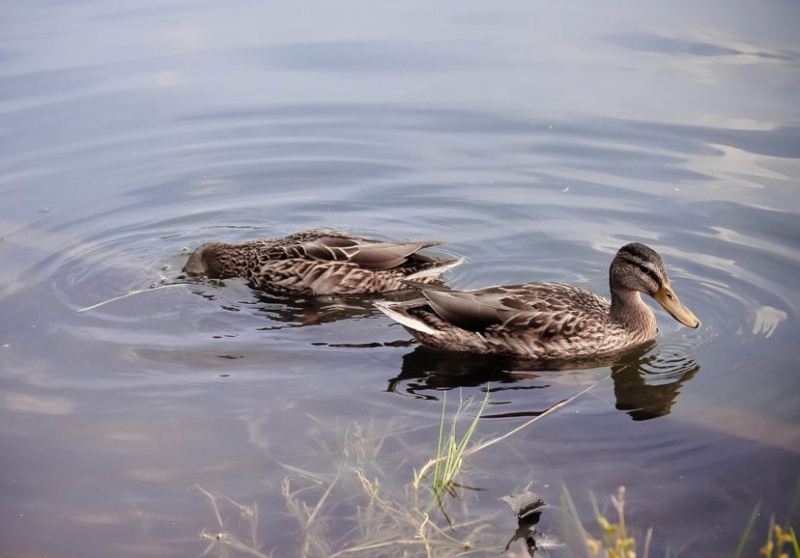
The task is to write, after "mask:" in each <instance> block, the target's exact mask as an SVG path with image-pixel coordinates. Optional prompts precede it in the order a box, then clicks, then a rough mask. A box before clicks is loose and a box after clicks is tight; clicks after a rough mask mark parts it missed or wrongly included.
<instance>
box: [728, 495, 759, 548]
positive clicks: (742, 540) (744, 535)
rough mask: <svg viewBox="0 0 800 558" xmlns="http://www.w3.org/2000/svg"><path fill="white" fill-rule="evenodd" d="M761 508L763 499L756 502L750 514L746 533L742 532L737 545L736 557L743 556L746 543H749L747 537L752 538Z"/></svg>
mask: <svg viewBox="0 0 800 558" xmlns="http://www.w3.org/2000/svg"><path fill="white" fill-rule="evenodd" d="M759 509H761V500H759V501H758V502H757V503H756V507H754V508H753V513H751V514H750V520H749V521H748V522H747V527H745V529H744V533H742V538H740V539H739V546H737V547H736V554H734V555H733V556H734V558H740V557H741V555H742V551H743V550H744V545H745V544H747V539H749V538H750V532H751V531H752V530H753V525H755V522H756V517H758V510H759Z"/></svg>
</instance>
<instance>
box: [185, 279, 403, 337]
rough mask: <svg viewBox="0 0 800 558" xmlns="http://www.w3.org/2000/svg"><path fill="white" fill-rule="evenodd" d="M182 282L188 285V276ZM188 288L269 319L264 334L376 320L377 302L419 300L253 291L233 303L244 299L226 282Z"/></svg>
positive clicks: (399, 296)
mask: <svg viewBox="0 0 800 558" xmlns="http://www.w3.org/2000/svg"><path fill="white" fill-rule="evenodd" d="M180 279H185V280H187V281H188V278H186V277H185V276H182V277H181V278H180ZM229 281H231V280H229ZM232 281H238V280H232ZM188 284H191V285H197V286H199V287H201V288H193V289H192V292H193V293H194V294H196V295H198V296H200V297H202V298H205V299H206V300H209V301H214V302H216V303H217V304H219V305H220V307H221V308H222V309H223V310H228V311H232V312H239V311H241V310H244V309H245V308H246V309H248V311H252V312H253V313H254V314H255V315H258V316H263V317H264V318H267V320H268V322H269V323H268V324H266V325H265V326H264V327H262V328H259V329H261V330H264V331H269V330H279V329H284V328H292V327H305V326H316V325H323V324H327V323H333V322H337V321H340V320H349V319H353V318H364V317H367V316H374V315H375V314H376V313H377V310H375V305H374V301H376V300H391V301H393V302H402V301H405V300H410V299H413V298H415V297H417V296H419V295H418V294H417V292H416V291H414V290H413V289H406V290H402V291H394V292H392V293H385V294H379V295H336V296H317V297H302V296H296V295H284V294H277V293H269V292H264V291H258V290H250V289H249V288H248V290H247V293H248V297H251V298H252V300H236V299H232V297H236V296H237V294H238V295H241V291H239V290H235V289H233V290H227V289H225V288H224V287H226V282H224V281H221V280H217V279H203V280H200V281H194V282H189V283H188ZM239 298H241V297H239ZM411 343H412V342H411V341H409V342H408V343H402V344H403V345H410V344H411ZM369 345H373V344H369Z"/></svg>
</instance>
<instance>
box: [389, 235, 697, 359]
mask: <svg viewBox="0 0 800 558" xmlns="http://www.w3.org/2000/svg"><path fill="white" fill-rule="evenodd" d="M610 285H611V295H612V296H611V300H609V299H606V298H604V297H601V296H598V295H596V294H594V293H592V292H590V291H587V290H585V289H582V288H580V287H575V286H572V285H566V284H564V283H526V284H521V285H506V286H499V287H489V288H485V289H478V290H472V291H451V290H445V289H432V288H426V287H425V286H424V285H421V286H420V290H421V291H422V295H423V298H421V299H417V300H413V301H408V302H400V303H388V302H381V303H376V306H377V307H378V308H379V309H380V310H381V311H383V312H384V313H385V314H387V315H389V316H390V317H391V318H393V319H394V320H396V321H397V322H399V323H400V324H402V325H403V326H404V327H405V328H406V330H408V331H409V332H410V333H411V334H412V335H413V336H414V337H415V338H417V339H418V340H419V341H421V342H422V343H423V344H425V345H429V346H432V347H436V348H440V349H447V350H452V351H467V352H473V353H482V354H504V355H512V356H517V357H522V358H529V359H537V360H548V361H549V360H563V359H585V358H590V357H594V356H601V355H607V354H610V353H614V352H619V351H624V350H626V349H629V348H632V347H635V346H637V345H640V344H642V343H644V342H646V341H648V340H650V339H652V338H653V337H654V336H655V335H656V333H657V332H658V326H657V324H656V318H655V314H654V313H653V311H652V310H651V309H650V307H648V306H647V305H646V304H645V303H644V302H643V301H642V299H641V296H640V293H642V292H643V293H645V294H648V295H650V296H653V298H655V299H656V300H657V301H658V302H659V303H660V304H661V305H662V306H664V308H665V309H666V310H667V311H668V312H670V314H672V316H673V317H674V318H675V319H676V320H678V321H680V322H681V323H683V324H684V325H687V326H689V327H693V328H695V327H698V326H699V322H698V321H697V318H695V316H694V314H692V313H691V312H690V311H689V309H688V308H686V307H685V306H684V305H683V304H681V302H680V301H679V300H678V298H677V296H676V295H675V293H674V291H673V290H672V286H671V284H670V281H669V278H668V277H667V273H666V269H665V268H664V264H663V261H662V260H661V257H660V256H659V255H658V254H657V253H656V252H655V251H654V250H652V249H650V248H648V247H647V246H645V245H643V244H638V243H633V244H628V245H626V246H623V247H622V248H621V249H620V251H619V252H618V253H617V255H616V257H615V258H614V261H613V262H612V264H611V269H610Z"/></svg>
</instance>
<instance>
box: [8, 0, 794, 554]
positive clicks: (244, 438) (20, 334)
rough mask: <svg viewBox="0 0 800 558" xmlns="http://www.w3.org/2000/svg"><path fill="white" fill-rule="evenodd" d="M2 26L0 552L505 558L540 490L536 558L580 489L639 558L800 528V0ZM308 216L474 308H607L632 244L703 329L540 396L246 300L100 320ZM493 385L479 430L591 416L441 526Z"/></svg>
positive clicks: (540, 428) (284, 12)
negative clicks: (451, 438)
mask: <svg viewBox="0 0 800 558" xmlns="http://www.w3.org/2000/svg"><path fill="white" fill-rule="evenodd" d="M2 11H3V17H2V21H1V22H0V153H1V154H2V157H0V194H1V195H2V202H1V203H0V261H2V266H0V312H1V313H2V314H1V315H2V321H0V447H2V451H1V452H0V555H2V556H4V557H40V556H42V557H43V556H55V557H60V556H65V557H66V556H82V557H86V558H89V557H106V556H115V557H143V556H176V557H177V556H200V555H203V554H204V552H205V553H206V554H205V555H206V556H259V555H272V556H276V557H283V556H300V555H307V556H328V555H332V554H335V553H337V552H340V553H342V554H338V555H343V556H400V555H403V553H404V552H406V553H408V554H407V555H409V556H425V555H426V552H427V550H426V548H425V546H424V542H425V541H428V544H429V548H428V550H430V553H431V555H438V556H451V555H453V554H454V553H455V552H456V551H459V550H461V551H463V549H464V542H465V541H467V540H468V541H470V555H474V556H496V555H499V554H501V553H503V552H504V548H505V546H506V544H507V543H508V541H509V539H511V538H512V536H513V535H514V534H515V531H516V529H517V521H516V518H515V517H514V516H513V514H512V513H511V512H510V511H509V509H508V508H507V507H506V505H505V504H504V503H503V502H501V501H499V500H498V498H500V497H501V496H504V495H506V494H510V493H520V492H522V491H523V490H525V489H526V487H528V486H529V483H533V484H530V486H529V489H530V490H533V491H535V492H537V493H538V494H540V495H541V496H542V497H543V498H544V499H545V500H546V501H547V502H548V503H549V504H550V505H549V507H548V508H546V509H545V511H544V513H542V517H541V521H540V523H539V524H538V525H537V529H539V530H540V531H541V532H542V533H543V534H544V535H546V536H547V537H550V538H551V540H553V541H556V540H557V541H561V542H563V543H565V544H566V545H567V546H561V547H554V548H551V549H550V550H548V554H547V555H548V556H571V555H575V556H582V555H585V552H584V549H583V546H582V544H581V543H580V540H579V538H578V537H577V536H576V535H575V528H574V527H575V525H576V521H575V518H574V516H573V514H571V512H570V511H569V506H568V505H567V502H566V499H565V498H564V493H565V492H564V491H565V489H566V490H568V491H569V494H570V495H571V497H572V500H573V502H574V506H575V508H576V510H577V513H578V515H579V517H580V518H581V520H582V521H583V524H584V526H585V527H586V528H587V529H588V530H589V531H590V533H591V534H592V536H594V537H595V538H596V537H598V536H599V534H600V531H599V528H598V526H597V523H596V521H595V520H594V516H593V512H592V506H591V494H595V495H596V497H597V500H598V503H599V505H600V506H601V508H604V509H605V511H606V515H607V516H608V517H609V518H610V519H613V518H614V517H615V516H614V514H613V513H611V511H610V508H609V507H608V506H609V496H610V495H611V494H614V493H616V491H617V488H618V487H619V486H620V485H624V486H625V487H626V488H627V493H626V501H627V504H626V522H627V525H628V528H629V529H630V531H631V532H632V533H633V535H634V536H635V537H636V539H637V542H638V543H639V555H640V556H641V555H642V547H643V542H644V539H645V536H646V535H645V533H646V531H647V529H648V528H651V527H652V528H653V532H652V540H651V542H650V550H649V556H651V557H660V556H667V555H669V556H730V555H732V554H733V552H734V550H735V549H736V547H737V545H738V544H739V542H740V539H741V538H742V536H743V534H744V533H745V532H746V526H747V523H748V520H749V518H750V516H751V513H752V512H753V510H754V509H755V508H756V506H757V505H759V507H758V514H757V515H756V518H755V523H754V526H753V530H752V535H751V537H750V538H749V540H748V541H747V542H746V549H745V551H744V554H742V555H743V556H753V555H755V554H757V551H758V549H759V548H760V547H761V546H762V545H763V544H764V542H765V541H766V537H767V531H768V528H769V523H770V516H772V515H774V517H775V520H776V521H777V522H779V523H781V524H783V525H787V524H788V525H793V526H794V528H795V529H796V530H797V529H798V527H800V507H799V506H800V496H798V488H797V487H798V482H799V481H800V366H799V363H800V359H799V358H798V356H799V355H800V353H799V352H798V335H800V327H798V317H800V314H799V312H800V309H799V308H798V296H797V291H798V287H800V282H799V280H798V277H799V276H800V225H799V224H798V223H800V221H799V220H798V216H799V215H800V103H799V102H798V99H800V37H799V36H798V31H797V29H798V26H797V23H798V22H800V6H798V5H797V4H795V3H790V2H772V3H763V2H761V3H752V2H744V1H735V2H733V3H731V2H709V3H700V2H678V3H674V2H669V3H667V2H663V3H660V4H647V5H645V4H640V3H636V2H616V1H612V2H603V3H593V2H576V3H571V4H569V5H561V3H544V2H539V3H531V2H513V1H512V2H507V3H501V4H497V3H495V4H491V5H489V4H486V3H483V2H472V1H467V2H443V3H436V4H431V3H427V2H413V1H412V2H384V3H373V2H338V1H334V2H326V3H280V2H265V3H262V2H253V1H243V2H220V1H216V0H207V1H202V2H180V1H174V2H149V1H145V0H134V1H132V2H127V3H120V2H116V3H113V2H97V1H91V0H88V1H82V2H69V3H62V2H53V1H42V2H16V3H9V2H6V3H4V5H3V8H2ZM318 226H326V227H332V228H340V229H345V230H351V231H354V232H358V233H361V234H368V235H375V236H377V237H379V238H383V239H415V240H434V239H441V240H447V241H448V243H447V244H446V245H445V246H443V247H441V249H440V250H439V252H440V253H444V254H449V255H461V256H464V257H465V258H466V261H465V263H464V264H463V265H461V266H460V267H458V268H456V269H454V270H452V271H449V272H448V273H447V274H446V275H445V277H444V280H445V282H446V283H447V284H449V285H450V286H453V287H455V288H464V289H467V288H479V287H483V286H488V285H494V284H499V283H515V282H524V281H536V280H557V281H564V282H569V283H574V284H578V285H581V286H583V287H585V288H588V289H590V290H593V291H595V292H598V293H600V294H603V295H607V292H608V291H607V283H608V265H609V263H610V261H611V258H612V257H613V254H614V253H615V252H616V250H617V249H618V248H619V247H620V246H622V245H623V244H625V243H627V242H631V241H639V242H644V243H646V244H648V245H650V246H651V247H653V248H655V249H656V250H658V251H659V252H660V253H661V254H662V256H663V257H664V260H665V262H666V264H667V267H668V270H669V272H670V276H671V278H672V282H673V285H674V287H675V289H676V292H677V293H678V295H679V296H680V298H681V300H682V301H683V302H685V303H686V305H687V306H688V307H689V308H690V309H691V310H692V311H693V312H694V313H695V314H696V315H697V316H698V318H699V319H700V320H701V322H702V325H701V327H700V328H699V329H697V330H691V329H688V328H685V327H682V326H681V325H680V324H678V323H677V322H675V321H674V320H672V319H671V318H670V317H669V316H668V315H667V314H666V313H665V312H664V311H663V310H661V309H660V308H656V314H657V317H658V320H659V327H660V333H659V335H658V336H657V338H656V339H655V343H654V344H652V345H650V346H646V347H643V348H642V350H640V351H638V352H635V353H634V354H631V355H627V356H625V357H624V358H621V359H619V360H618V361H615V362H611V363H607V365H606V366H597V367H594V368H589V369H582V370H565V371H547V370H544V371H535V370H530V369H526V367H525V366H522V365H520V364H519V363H515V362H512V361H504V360H498V359H482V358H475V357H465V356H463V355H454V354H445V353H440V352H436V351H432V350H426V349H423V348H420V347H419V346H418V345H417V344H415V343H414V342H413V341H412V340H411V337H410V336H409V335H408V334H407V333H406V332H405V331H404V330H403V329H402V328H401V327H400V326H398V325H396V324H393V323H392V322H391V320H389V319H388V318H387V317H385V316H384V315H383V314H381V313H380V312H378V311H377V310H376V309H375V308H374V307H373V306H372V304H371V301H372V300H375V299H374V298H373V299H369V298H359V297H350V298H343V299H326V300H320V301H309V300H296V299H291V298H285V297H273V296H270V295H267V294H263V293H258V292H254V291H252V290H250V289H249V288H247V286H246V285H245V284H244V283H243V282H241V281H239V280H226V281H224V282H207V283H203V282H201V283H197V284H193V285H182V286H177V287H170V288H166V289H160V290H153V291H147V292H144V293H141V294H137V295H134V296H130V297H128V298H124V299H120V300H118V301H115V302H111V303H109V304H106V305H104V306H101V307H97V308H94V309H92V310H88V311H85V312H79V310H80V309H82V308H85V307H89V306H92V305H94V304H96V303H99V302H102V301H105V300H109V299H111V298H114V297H117V296H119V295H122V294H124V293H126V292H127V291H133V290H140V289H148V287H150V286H157V285H166V284H171V283H174V282H180V269H181V267H182V265H183V263H184V262H185V261H186V258H187V255H188V250H191V249H194V248H195V247H197V246H198V245H199V244H200V243H202V242H204V241H207V240H225V241H232V242H233V241H243V240H247V239H252V238H258V237H272V236H282V235H285V234H288V233H291V232H295V231H297V230H301V229H304V228H311V227H318ZM402 296H407V295H403V294H394V295H391V297H394V298H397V297H402ZM378 298H379V299H380V298H382V297H378ZM651 302H652V301H651ZM653 305H654V304H653ZM654 306H655V305H654ZM486 390H489V391H490V397H489V402H488V404H487V407H486V409H485V411H484V418H483V419H481V420H480V421H479V422H478V425H477V428H476V431H475V434H474V436H473V442H479V441H485V440H489V439H491V438H494V437H497V436H501V435H503V434H506V433H508V432H510V431H512V430H513V429H514V428H516V427H518V426H520V425H522V424H523V423H525V422H526V421H528V420H530V419H531V418H532V417H534V416H536V415H537V414H540V413H542V412H544V411H546V410H547V409H549V408H551V407H552V406H553V405H555V404H556V403H558V402H560V401H564V400H568V403H567V404H565V405H564V406H562V407H560V408H558V409H557V410H555V411H553V412H551V413H549V414H547V415H545V416H543V417H542V418H541V419H540V420H538V421H536V422H533V423H532V424H529V425H528V426H526V427H525V428H523V429H521V430H520V431H518V432H515V433H514V434H512V435H511V436H509V437H508V438H506V439H504V440H503V441H501V442H499V443H496V444H494V445H493V446H491V447H488V448H486V449H484V450H482V451H479V452H477V453H475V454H473V455H470V456H467V457H465V458H464V462H463V468H462V472H461V474H460V475H459V476H458V477H457V478H456V480H457V481H458V482H459V483H460V485H463V487H456V488H455V490H454V492H455V494H456V497H453V496H450V495H446V496H445V497H444V499H443V502H442V503H443V508H444V511H445V512H446V513H447V517H449V519H450V521H451V522H452V526H449V525H448V520H447V518H446V517H445V516H444V514H443V513H442V511H441V510H439V509H438V508H437V507H433V508H428V507H427V506H426V501H427V498H428V492H427V490H428V488H427V487H428V486H430V478H427V479H424V480H423V481H422V483H421V488H420V492H419V494H418V496H417V498H416V500H415V497H414V493H413V490H412V489H411V483H412V481H413V479H414V474H415V471H420V470H421V469H422V467H423V466H424V465H425V463H426V462H427V461H428V460H429V459H430V458H432V457H434V456H435V454H436V444H437V437H438V434H439V425H440V417H441V415H442V407H443V401H442V400H443V396H444V395H445V394H447V397H446V403H445V423H446V425H449V424H450V422H451V420H452V419H453V416H454V415H455V413H456V409H457V407H458V403H459V399H468V398H473V399H474V400H476V402H475V403H473V405H472V406H471V407H469V408H468V409H467V410H466V411H465V412H464V414H463V418H462V420H460V421H459V422H458V428H459V433H460V432H463V431H465V430H466V428H467V426H468V425H469V422H470V421H471V418H472V416H474V414H475V412H476V411H477V409H478V406H479V405H478V404H479V403H480V401H482V400H483V398H484V395H485V393H486ZM371 490H372V492H371ZM759 503H760V504H759ZM426 511H427V512H428V514H429V515H428V520H427V522H426V521H425V519H424V517H425V516H424V513H425V512H426ZM218 536H219V539H220V540H217V537H218ZM453 541H455V542H453ZM370 545H371V546H370ZM367 547H370V550H368V549H367ZM346 551H350V552H346ZM538 554H539V553H537V555H538Z"/></svg>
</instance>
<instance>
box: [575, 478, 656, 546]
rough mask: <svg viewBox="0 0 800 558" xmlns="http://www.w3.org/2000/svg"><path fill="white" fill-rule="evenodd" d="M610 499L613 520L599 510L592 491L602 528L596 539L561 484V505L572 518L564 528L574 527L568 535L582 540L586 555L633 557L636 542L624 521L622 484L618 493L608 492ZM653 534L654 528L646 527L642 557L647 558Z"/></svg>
mask: <svg viewBox="0 0 800 558" xmlns="http://www.w3.org/2000/svg"><path fill="white" fill-rule="evenodd" d="M610 499H611V505H612V507H613V508H614V510H615V512H616V518H615V519H612V520H609V519H608V518H606V516H605V515H604V514H603V513H602V512H601V511H600V507H599V506H598V505H597V499H596V498H595V497H594V494H591V500H592V508H593V510H594V516H595V520H596V521H597V525H598V526H599V527H600V531H601V534H600V537H599V538H595V537H593V536H591V535H590V534H589V533H588V531H587V529H585V528H584V526H583V523H582V522H581V520H580V517H579V516H578V512H577V510H576V508H575V504H574V502H573V501H572V498H571V496H570V494H569V491H568V490H567V488H566V487H564V490H563V493H562V504H563V506H564V508H565V509H567V511H568V512H569V515H570V516H571V517H572V523H571V524H569V525H568V529H567V531H570V530H571V529H569V526H573V527H574V530H575V531H576V532H575V533H572V537H571V538H573V539H574V538H578V539H579V540H582V541H583V543H584V546H585V548H586V554H587V555H588V556H591V557H592V558H594V557H596V556H606V557H608V558H636V556H637V554H636V547H637V543H636V540H635V538H634V537H633V536H631V535H630V533H629V532H628V528H627V525H626V523H625V487H624V486H620V487H619V489H618V490H617V494H616V495H611V497H610ZM613 521H616V523H614V522H613ZM568 535H569V533H568ZM652 536H653V530H652V528H651V529H648V530H647V534H646V536H645V540H644V543H643V544H642V545H641V546H642V549H643V550H642V552H643V554H642V556H643V557H644V558H647V554H648V551H649V547H650V540H651V538H652Z"/></svg>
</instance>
